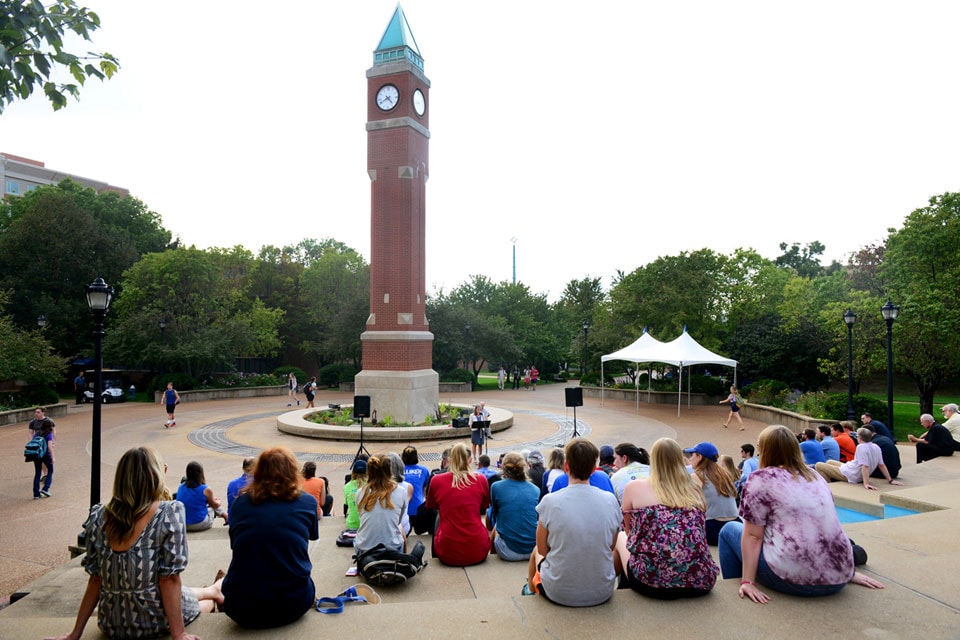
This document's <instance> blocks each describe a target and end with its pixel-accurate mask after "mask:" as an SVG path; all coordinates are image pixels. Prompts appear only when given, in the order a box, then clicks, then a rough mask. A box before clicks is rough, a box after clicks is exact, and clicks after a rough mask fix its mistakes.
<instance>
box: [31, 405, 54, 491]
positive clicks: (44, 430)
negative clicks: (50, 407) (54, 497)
mask: <svg viewBox="0 0 960 640" xmlns="http://www.w3.org/2000/svg"><path fill="white" fill-rule="evenodd" d="M33 415H34V419H33V420H31V421H30V424H29V425H28V426H29V428H30V438H31V440H32V439H33V438H36V437H40V438H43V440H44V441H45V442H46V450H45V451H43V452H42V454H41V455H40V456H39V457H37V458H34V460H33V499H34V500H40V499H41V498H49V497H50V485H51V484H52V483H53V444H54V442H55V441H56V434H55V428H56V426H57V425H56V424H54V422H53V420H51V419H50V418H48V417H47V416H46V413H45V412H44V410H43V407H37V408H36V409H34V411H33ZM43 467H46V468H47V474H46V475H45V476H44V475H43ZM41 481H42V482H43V488H42V489H41V488H40V483H41Z"/></svg>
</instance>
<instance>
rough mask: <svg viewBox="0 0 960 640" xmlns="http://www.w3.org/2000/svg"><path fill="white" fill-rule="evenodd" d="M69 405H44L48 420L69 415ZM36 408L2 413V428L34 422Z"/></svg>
mask: <svg viewBox="0 0 960 640" xmlns="http://www.w3.org/2000/svg"><path fill="white" fill-rule="evenodd" d="M67 406H68V405H67V404H66V403H59V404H50V405H44V407H43V408H44V411H46V413H47V417H48V418H58V417H60V416H65V415H67ZM35 408H36V407H25V408H23V409H12V410H10V411H0V427H2V426H4V425H8V424H17V423H18V422H30V421H31V420H33V411H34V409H35Z"/></svg>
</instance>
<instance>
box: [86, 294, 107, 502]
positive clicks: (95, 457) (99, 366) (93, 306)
mask: <svg viewBox="0 0 960 640" xmlns="http://www.w3.org/2000/svg"><path fill="white" fill-rule="evenodd" d="M83 289H84V291H85V292H86V295H87V306H88V307H90V311H92V312H93V320H94V328H93V337H94V340H95V343H96V347H95V351H94V356H93V360H94V363H93V364H94V367H95V371H96V373H95V374H94V381H93V431H92V433H93V436H92V442H91V445H90V450H91V455H90V507H91V508H93V506H94V505H95V504H97V503H99V502H100V408H101V404H102V403H103V399H102V398H101V397H100V394H101V393H102V392H103V319H104V318H105V317H106V315H107V311H108V310H109V309H110V301H111V300H112V299H113V287H111V286H110V285H108V284H107V283H106V282H104V281H103V277H102V276H97V279H96V280H94V281H93V284H88V285H86V286H85V287H84V288H83Z"/></svg>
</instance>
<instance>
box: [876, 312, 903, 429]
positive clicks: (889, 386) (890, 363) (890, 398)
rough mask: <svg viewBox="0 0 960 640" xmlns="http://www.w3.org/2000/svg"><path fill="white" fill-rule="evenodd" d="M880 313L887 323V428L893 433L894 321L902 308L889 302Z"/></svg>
mask: <svg viewBox="0 0 960 640" xmlns="http://www.w3.org/2000/svg"><path fill="white" fill-rule="evenodd" d="M880 313H881V314H882V315H883V319H884V320H886V322H887V426H888V427H889V428H890V433H893V321H894V320H896V319H897V316H899V315H900V307H898V306H897V305H895V304H893V301H892V300H887V304H885V305H883V306H882V307H880Z"/></svg>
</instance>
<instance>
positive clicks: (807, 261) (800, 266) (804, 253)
mask: <svg viewBox="0 0 960 640" xmlns="http://www.w3.org/2000/svg"><path fill="white" fill-rule="evenodd" d="M826 249H827V248H826V247H825V246H824V245H823V243H821V242H819V241H817V240H814V241H813V242H808V243H807V244H806V246H804V247H803V248H802V249H801V248H800V243H799V242H794V243H793V244H792V245H790V247H789V248H788V247H787V243H786V242H781V243H780V251H783V254H781V255H780V256H778V257H777V259H776V260H775V262H776V264H777V266H778V267H785V268H788V269H793V271H794V273H796V274H797V275H798V276H800V277H801V278H813V277H816V276H819V275H823V274H825V273H832V272H834V271H837V270H839V269H840V265H839V264H838V263H836V262H833V263H831V265H830V267H828V268H827V269H824V268H823V266H822V265H821V264H820V256H822V255H823V252H824V251H826Z"/></svg>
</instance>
